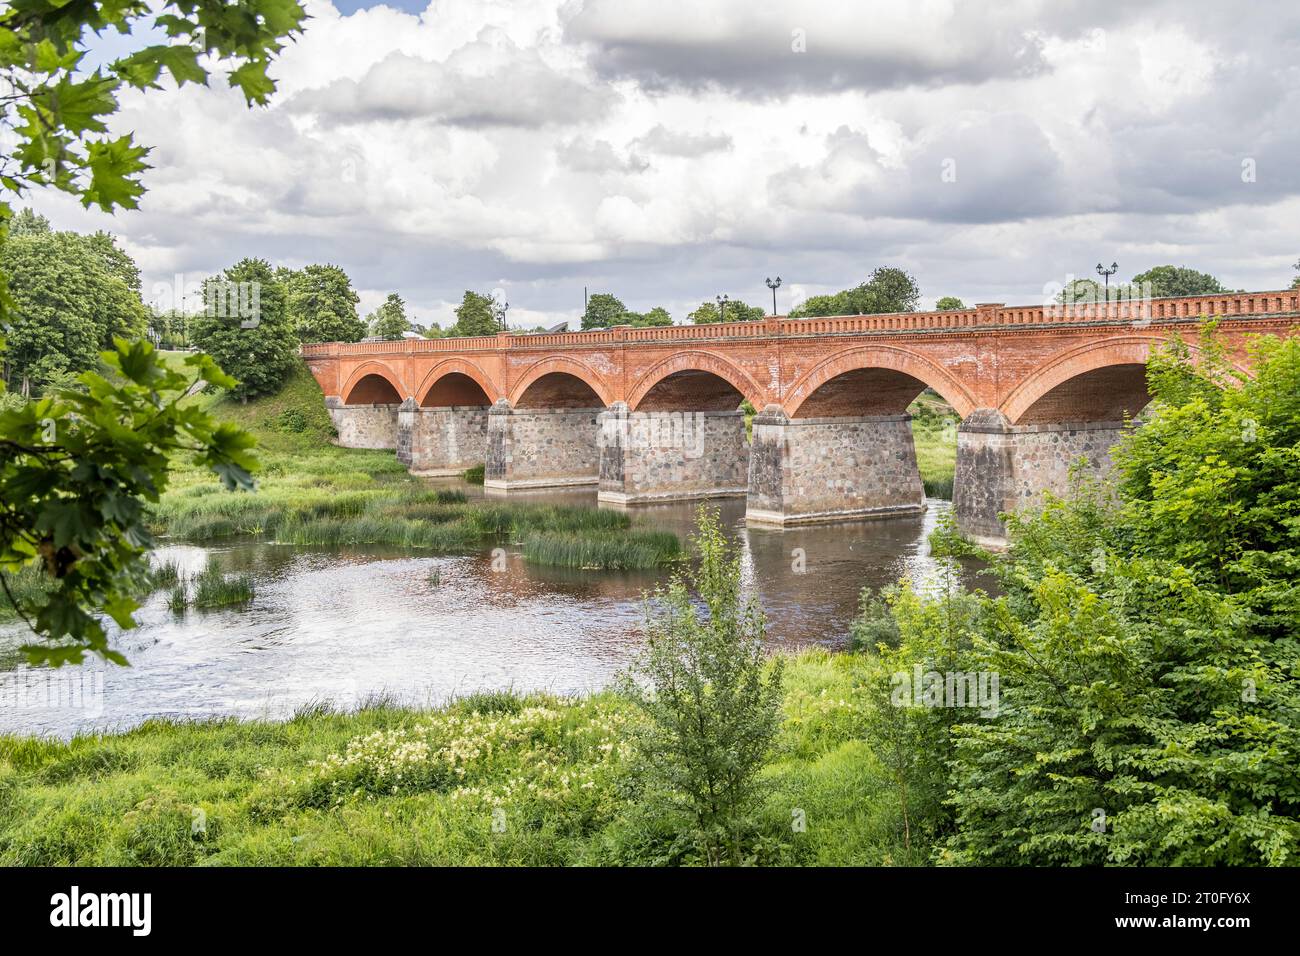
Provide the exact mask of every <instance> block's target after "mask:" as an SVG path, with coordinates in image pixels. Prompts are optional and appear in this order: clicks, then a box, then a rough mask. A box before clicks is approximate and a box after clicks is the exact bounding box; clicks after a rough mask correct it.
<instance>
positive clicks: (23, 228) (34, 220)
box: [9, 208, 54, 236]
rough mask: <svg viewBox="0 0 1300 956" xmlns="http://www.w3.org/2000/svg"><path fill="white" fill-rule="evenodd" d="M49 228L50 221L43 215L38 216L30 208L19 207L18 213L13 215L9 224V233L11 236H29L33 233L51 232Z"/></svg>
mask: <svg viewBox="0 0 1300 956" xmlns="http://www.w3.org/2000/svg"><path fill="white" fill-rule="evenodd" d="M53 231H54V230H53V229H51V228H50V221H49V220H48V219H46V218H45V217H44V216H38V215H37V214H36V213H35V212H33V211H32V210H31V209H26V208H24V209H20V210H19V211H18V215H16V216H14V218H13V221H12V222H11V223H10V224H9V235H11V236H30V235H33V234H46V233H50V232H53Z"/></svg>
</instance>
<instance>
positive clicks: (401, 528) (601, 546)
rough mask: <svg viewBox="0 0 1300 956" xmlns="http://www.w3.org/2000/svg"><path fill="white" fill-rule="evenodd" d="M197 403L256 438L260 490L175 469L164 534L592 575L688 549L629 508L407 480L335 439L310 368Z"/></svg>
mask: <svg viewBox="0 0 1300 956" xmlns="http://www.w3.org/2000/svg"><path fill="white" fill-rule="evenodd" d="M196 400H199V401H206V402H208V403H209V405H210V408H211V410H212V412H213V413H214V414H215V415H217V416H218V417H219V418H222V419H224V420H227V421H231V422H234V423H235V424H238V425H239V426H241V427H242V428H245V429H246V430H248V431H249V432H251V433H252V434H253V435H254V436H255V437H256V438H257V441H258V445H257V454H258V457H259V459H260V460H261V462H262V468H261V470H260V471H259V472H258V473H257V476H256V477H257V483H258V486H257V491H256V492H255V493H252V494H247V493H231V492H226V491H224V490H223V489H222V488H221V486H220V485H219V484H218V483H217V482H215V481H214V480H213V479H212V476H211V475H210V474H208V473H207V472H203V471H200V470H198V469H194V468H188V467H186V466H184V465H183V464H181V465H178V467H177V469H176V470H175V472H174V475H173V483H172V486H171V487H170V488H169V489H168V491H167V492H166V494H164V495H163V497H162V500H161V501H160V502H159V504H158V505H157V506H156V507H155V508H154V509H153V518H152V521H151V525H152V530H153V531H154V532H155V533H156V534H158V535H165V536H169V537H173V538H176V539H180V540H184V541H191V542H196V543H207V542H215V541H220V540H222V539H228V538H232V537H236V536H251V537H260V538H264V539H265V540H268V541H274V542H277V543H280V544H293V545H301V546H316V547H339V546H360V545H386V546H392V547H398V548H409V549H412V550H414V551H425V552H435V553H448V554H449V553H468V552H470V551H474V550H478V549H481V548H483V547H484V546H485V545H491V544H492V543H496V542H500V543H504V544H510V545H516V546H519V547H520V548H521V549H522V551H523V553H524V555H525V559H526V560H527V561H530V562H533V563H536V564H548V565H553V566H560V567H573V568H581V569H588V570H632V569H638V568H650V567H660V566H664V565H667V564H670V563H672V562H673V561H674V560H676V559H677V558H678V557H679V555H680V553H681V544H680V541H679V539H678V538H677V536H676V535H673V534H670V533H667V532H664V531H656V530H651V529H648V528H646V527H644V526H642V525H640V524H639V523H638V522H637V521H635V520H634V519H633V518H632V517H630V516H629V515H628V514H626V513H623V512H616V511H598V510H594V509H590V508H572V507H565V506H561V505H548V506H537V505H529V504H524V505H520V504H517V503H513V502H511V503H501V504H496V503H493V504H484V503H482V502H470V501H469V500H467V498H466V496H465V494H464V493H463V492H462V491H459V490H455V489H437V488H433V487H431V486H430V484H429V483H428V482H426V481H423V480H421V479H417V478H413V477H411V476H410V475H409V474H408V473H407V471H406V469H405V468H404V467H403V466H402V465H401V463H399V462H398V461H397V459H396V458H395V456H394V455H393V453H392V452H391V451H366V450H363V449H349V448H339V447H338V446H335V445H332V444H330V441H331V439H332V437H333V429H332V427H331V425H330V421H329V416H328V413H327V412H326V411H325V407H324V399H323V397H322V395H321V392H320V388H319V386H317V384H316V382H315V380H314V379H313V378H312V377H311V375H310V374H309V373H308V372H307V370H306V369H305V368H302V369H299V370H296V371H295V372H294V374H293V375H291V376H290V378H289V380H288V382H287V383H286V384H285V387H284V388H283V389H282V390H281V391H280V392H279V393H277V394H276V395H274V396H270V397H268V398H265V399H261V400H257V401H253V402H249V403H247V404H241V403H237V402H234V401H230V400H228V399H220V398H217V399H214V398H213V397H211V396H201V397H198V398H197V399H196Z"/></svg>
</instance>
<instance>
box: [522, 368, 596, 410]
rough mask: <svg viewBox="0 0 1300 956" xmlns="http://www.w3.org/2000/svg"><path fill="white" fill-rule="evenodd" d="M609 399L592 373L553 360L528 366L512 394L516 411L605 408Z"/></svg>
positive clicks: (585, 369)
mask: <svg viewBox="0 0 1300 956" xmlns="http://www.w3.org/2000/svg"><path fill="white" fill-rule="evenodd" d="M610 401H611V397H610V392H609V389H608V387H607V386H606V385H605V382H604V380H603V379H602V378H601V376H600V375H599V373H597V372H596V370H595V369H593V368H591V367H589V366H588V365H586V364H585V363H582V362H579V361H577V360H576V359H572V358H567V357H560V356H555V357H552V358H546V359H542V360H541V361H540V362H537V363H535V364H533V365H531V366H530V367H529V368H528V369H527V371H525V372H524V374H523V375H522V376H520V379H519V381H518V382H517V383H516V384H515V386H514V388H513V389H512V390H511V396H510V404H511V405H512V406H513V407H515V408H533V409H540V408H556V409H559V408H597V407H600V408H604V407H608V405H609V404H610Z"/></svg>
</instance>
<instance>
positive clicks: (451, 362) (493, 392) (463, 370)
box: [415, 358, 504, 405]
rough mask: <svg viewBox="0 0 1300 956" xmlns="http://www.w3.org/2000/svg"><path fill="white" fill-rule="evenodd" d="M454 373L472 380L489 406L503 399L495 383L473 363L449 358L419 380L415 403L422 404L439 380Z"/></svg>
mask: <svg viewBox="0 0 1300 956" xmlns="http://www.w3.org/2000/svg"><path fill="white" fill-rule="evenodd" d="M456 372H459V373H460V374H461V375H464V376H466V377H467V378H471V379H473V380H474V383H475V384H476V385H478V387H479V388H481V389H483V394H485V395H487V397H488V404H489V405H490V404H492V403H493V402H495V401H496V400H497V399H499V398H503V397H504V395H503V393H502V391H501V389H500V388H498V387H497V384H496V382H494V381H492V379H491V378H490V377H489V376H488V374H487V373H486V372H484V371H483V370H482V369H481V368H479V367H478V366H477V365H475V364H474V363H473V362H470V361H467V360H466V359H461V358H450V359H446V360H444V361H442V362H439V363H438V364H437V365H435V366H434V367H433V368H431V369H429V371H428V373H427V374H426V375H425V376H424V378H423V379H421V381H420V387H419V388H417V389H416V390H415V400H416V402H417V403H419V404H423V403H424V399H425V397H426V396H427V395H428V394H429V392H430V390H431V389H432V388H433V386H434V385H436V384H437V383H438V380H439V379H441V378H443V377H445V376H447V375H451V374H453V373H456Z"/></svg>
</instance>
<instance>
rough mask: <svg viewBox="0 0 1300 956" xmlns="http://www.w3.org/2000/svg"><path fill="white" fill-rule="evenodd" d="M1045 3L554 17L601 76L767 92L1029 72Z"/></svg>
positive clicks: (680, 6) (664, 85)
mask: <svg viewBox="0 0 1300 956" xmlns="http://www.w3.org/2000/svg"><path fill="white" fill-rule="evenodd" d="M1045 6H1046V5H1045V4H1040V3H1029V2H1008V3H1000V4H996V5H979V6H976V5H973V4H951V3H941V2H916V0H883V2H874V3H871V4H848V3H840V4H833V3H820V4H818V3H807V2H801V0H778V2H774V3H765V4H762V5H756V4H754V3H752V2H749V0H715V2H712V3H709V4H701V3H698V2H696V0H653V2H650V0H587V2H585V3H583V4H582V7H581V10H580V11H579V12H577V13H576V14H575V15H574V16H573V17H572V18H571V19H569V20H568V22H567V23H566V25H565V29H566V31H567V35H568V36H570V37H571V38H573V39H574V40H575V41H580V42H584V43H588V44H590V45H591V46H592V48H593V54H592V59H593V62H594V64H595V65H596V68H597V69H598V70H599V71H600V72H601V73H602V74H604V75H607V76H615V77H626V78H632V79H635V80H636V81H637V82H638V83H640V84H642V85H643V86H645V87H647V88H650V89H670V88H685V89H691V90H698V89H701V88H704V87H708V86H720V87H723V88H726V89H729V90H733V91H736V92H738V93H741V94H744V95H755V96H771V95H787V94H790V93H795V92H807V91H817V92H835V91H840V90H846V89H861V90H879V89H887V88H895V87H907V86H922V87H924V86H935V85H942V84H950V83H982V82H985V81H987V80H990V79H993V78H996V77H1017V76H1020V77H1023V76H1031V75H1033V74H1035V73H1038V72H1041V71H1043V70H1045V69H1046V68H1047V63H1046V62H1045V61H1044V59H1043V56H1042V51H1041V49H1040V40H1039V38H1038V36H1037V32H1036V28H1035V14H1041V13H1042V11H1043V8H1044V7H1045Z"/></svg>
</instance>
